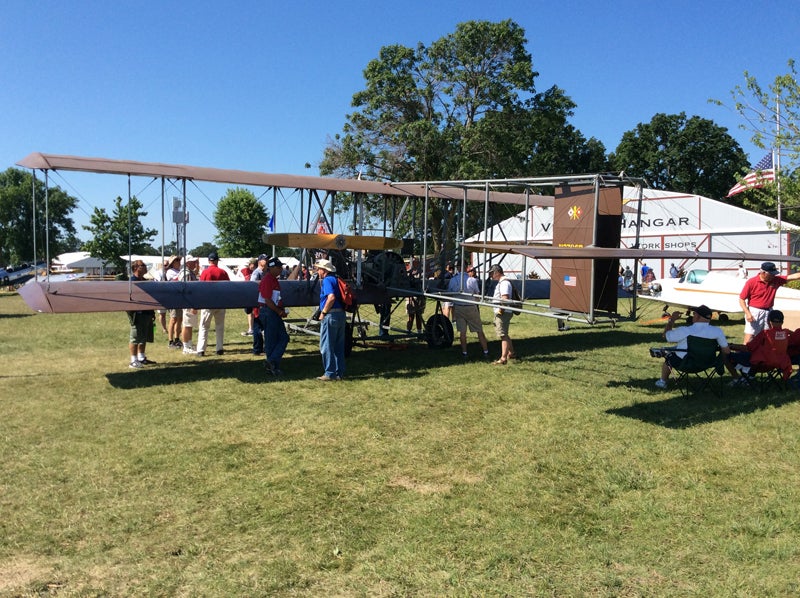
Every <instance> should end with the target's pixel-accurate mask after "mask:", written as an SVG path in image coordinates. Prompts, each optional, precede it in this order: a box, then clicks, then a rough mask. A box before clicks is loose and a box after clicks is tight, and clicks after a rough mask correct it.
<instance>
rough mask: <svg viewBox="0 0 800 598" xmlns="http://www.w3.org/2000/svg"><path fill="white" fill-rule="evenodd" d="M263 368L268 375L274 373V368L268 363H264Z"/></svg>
mask: <svg viewBox="0 0 800 598" xmlns="http://www.w3.org/2000/svg"><path fill="white" fill-rule="evenodd" d="M264 368H266V370H267V373H268V374H274V373H275V366H274V365H272V363H270V362H269V361H265V362H264Z"/></svg>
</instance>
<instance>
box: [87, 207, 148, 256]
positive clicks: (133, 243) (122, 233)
mask: <svg viewBox="0 0 800 598" xmlns="http://www.w3.org/2000/svg"><path fill="white" fill-rule="evenodd" d="M129 216H130V218H129ZM145 216H147V212H143V211H142V203H141V202H140V201H139V200H138V199H136V197H131V199H130V200H129V201H128V202H126V203H125V205H123V204H122V198H121V197H117V199H116V200H114V212H113V213H112V214H111V216H109V215H108V213H107V212H106V211H105V209H103V208H95V209H94V212H93V213H92V216H91V218H90V220H89V222H90V225H89V226H84V227H83V228H84V229H85V230H87V231H89V232H90V233H91V235H92V238H91V239H90V240H89V241H87V242H86V243H84V245H83V250H84V251H88V252H89V253H90V254H91V255H92V256H94V257H99V258H100V259H102V260H103V261H104V262H105V263H106V264H113V265H114V267H115V269H116V270H117V272H125V269H126V264H127V260H126V259H125V258H124V257H123V256H127V255H128V254H129V253H140V254H142V253H149V252H150V251H151V250H152V248H151V247H150V243H151V242H152V240H153V237H155V236H156V234H158V231H156V230H154V229H146V228H144V226H143V225H142V222H141V219H142V218H144V217H145Z"/></svg>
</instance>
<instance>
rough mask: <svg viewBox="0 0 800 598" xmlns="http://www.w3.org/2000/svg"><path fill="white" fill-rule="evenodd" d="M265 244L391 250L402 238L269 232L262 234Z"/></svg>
mask: <svg viewBox="0 0 800 598" xmlns="http://www.w3.org/2000/svg"><path fill="white" fill-rule="evenodd" d="M263 240H264V243H266V244H267V245H278V246H281V247H300V248H303V249H338V250H343V249H364V250H370V251H391V250H394V249H400V248H402V247H403V240H402V239H396V238H394V237H367V236H363V235H333V234H313V233H270V234H266V235H264V236H263Z"/></svg>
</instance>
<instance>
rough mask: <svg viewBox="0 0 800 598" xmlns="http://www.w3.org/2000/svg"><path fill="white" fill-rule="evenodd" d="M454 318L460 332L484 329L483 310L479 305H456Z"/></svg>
mask: <svg viewBox="0 0 800 598" xmlns="http://www.w3.org/2000/svg"><path fill="white" fill-rule="evenodd" d="M453 320H454V321H455V323H456V330H458V331H459V332H465V331H467V330H469V331H470V332H480V331H481V330H483V323H482V322H481V312H480V310H479V309H478V306H477V305H454V306H453Z"/></svg>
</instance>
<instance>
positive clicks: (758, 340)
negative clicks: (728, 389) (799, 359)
mask: <svg viewBox="0 0 800 598" xmlns="http://www.w3.org/2000/svg"><path fill="white" fill-rule="evenodd" d="M783 319H784V316H783V312H782V311H780V310H777V309H773V310H772V311H771V312H769V316H768V317H767V326H768V327H767V328H765V329H764V330H762V331H761V332H759V333H758V334H757V335H755V336H754V337H753V339H752V340H751V341H750V342H749V343H747V344H746V345H731V347H732V348H733V349H736V351H735V352H733V353H731V357H730V360H731V362H732V363H734V364H736V371H740V372H741V375H739V376H738V377H736V378H735V379H734V380H733V382H731V386H749V385H750V381H751V376H752V374H754V373H758V372H770V371H772V370H780V371H781V375H782V377H783V379H784V380H788V379H789V376H791V375H792V359H791V357H790V356H789V347H790V346H791V345H793V344H794V343H795V341H794V339H793V337H794V333H792V331H791V330H785V329H784V328H783Z"/></svg>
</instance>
